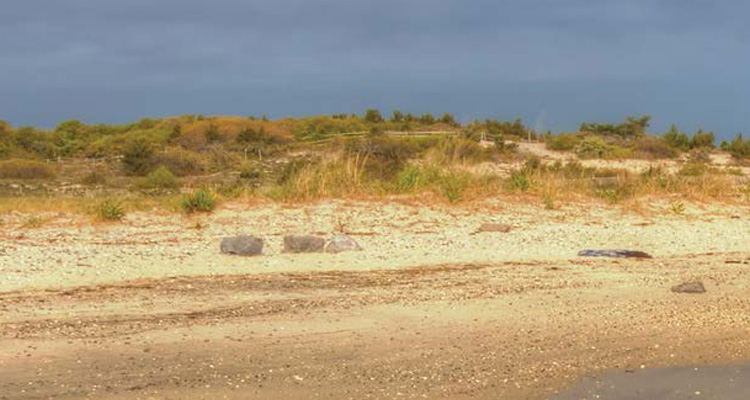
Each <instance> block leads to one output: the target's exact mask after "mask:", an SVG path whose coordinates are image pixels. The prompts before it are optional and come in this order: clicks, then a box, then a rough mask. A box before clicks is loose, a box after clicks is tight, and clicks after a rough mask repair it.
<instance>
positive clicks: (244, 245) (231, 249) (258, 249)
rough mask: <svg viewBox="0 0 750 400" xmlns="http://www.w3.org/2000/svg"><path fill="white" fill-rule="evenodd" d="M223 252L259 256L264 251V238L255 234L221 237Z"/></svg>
mask: <svg viewBox="0 0 750 400" xmlns="http://www.w3.org/2000/svg"><path fill="white" fill-rule="evenodd" d="M219 247H220V248H221V252H222V253H226V254H235V255H238V256H257V255H260V254H261V253H263V239H261V238H258V237H255V236H245V235H241V236H233V237H226V238H224V239H221V246H219Z"/></svg>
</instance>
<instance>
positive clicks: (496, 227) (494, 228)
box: [472, 223, 513, 235]
mask: <svg viewBox="0 0 750 400" xmlns="http://www.w3.org/2000/svg"><path fill="white" fill-rule="evenodd" d="M511 229H513V226H511V225H506V224H496V223H485V224H482V225H479V229H477V230H476V231H474V232H473V233H472V234H473V235H475V234H477V233H482V232H500V233H508V232H510V230H511Z"/></svg>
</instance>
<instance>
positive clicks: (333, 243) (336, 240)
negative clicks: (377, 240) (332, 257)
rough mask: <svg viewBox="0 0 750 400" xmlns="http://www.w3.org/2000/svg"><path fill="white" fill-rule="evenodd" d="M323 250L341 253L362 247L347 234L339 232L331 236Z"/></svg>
mask: <svg viewBox="0 0 750 400" xmlns="http://www.w3.org/2000/svg"><path fill="white" fill-rule="evenodd" d="M325 250H326V253H341V252H344V251H358V250H362V247H360V246H359V244H358V243H357V242H355V241H354V239H352V238H350V237H349V236H347V235H343V234H339V235H335V236H334V237H332V238H331V240H330V241H329V242H328V244H327V245H326V249H325Z"/></svg>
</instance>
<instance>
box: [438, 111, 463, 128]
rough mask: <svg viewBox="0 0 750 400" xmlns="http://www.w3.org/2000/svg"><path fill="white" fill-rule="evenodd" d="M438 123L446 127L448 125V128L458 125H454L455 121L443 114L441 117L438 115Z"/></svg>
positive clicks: (448, 115) (450, 116)
mask: <svg viewBox="0 0 750 400" xmlns="http://www.w3.org/2000/svg"><path fill="white" fill-rule="evenodd" d="M438 122H440V123H443V124H446V125H450V126H456V125H458V123H456V119H455V118H453V115H452V114H449V113H443V114H442V115H440V118H439V119H438Z"/></svg>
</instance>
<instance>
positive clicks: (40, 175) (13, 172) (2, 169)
mask: <svg viewBox="0 0 750 400" xmlns="http://www.w3.org/2000/svg"><path fill="white" fill-rule="evenodd" d="M54 177H55V170H54V169H53V168H52V167H50V166H49V165H47V164H45V163H43V162H39V161H34V160H22V159H11V160H5V161H0V179H52V178H54Z"/></svg>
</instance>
